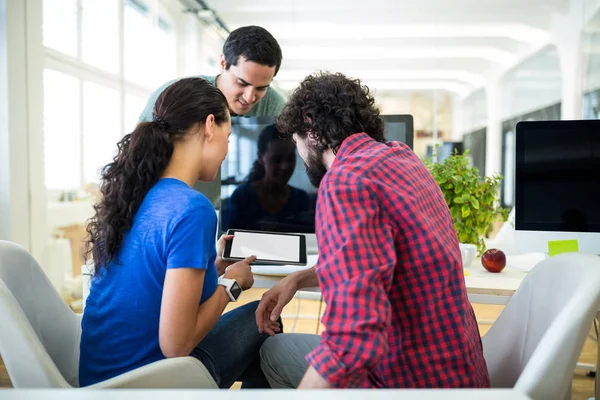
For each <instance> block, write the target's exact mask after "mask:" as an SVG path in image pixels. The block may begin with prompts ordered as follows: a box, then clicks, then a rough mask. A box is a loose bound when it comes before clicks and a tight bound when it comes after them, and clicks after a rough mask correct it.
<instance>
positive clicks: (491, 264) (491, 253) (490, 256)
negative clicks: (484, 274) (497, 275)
mask: <svg viewBox="0 0 600 400" xmlns="http://www.w3.org/2000/svg"><path fill="white" fill-rule="evenodd" d="M481 264H482V265H483V268H485V269H487V270H488V271H489V272H500V271H502V270H503V269H504V267H505V266H506V255H505V254H504V252H503V251H502V250H498V249H489V250H486V252H485V253H483V255H482V256H481Z"/></svg>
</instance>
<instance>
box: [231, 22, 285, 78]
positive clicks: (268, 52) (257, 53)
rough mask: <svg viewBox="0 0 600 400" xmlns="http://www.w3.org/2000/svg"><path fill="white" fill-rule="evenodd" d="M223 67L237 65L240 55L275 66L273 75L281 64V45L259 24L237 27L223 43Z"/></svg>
mask: <svg viewBox="0 0 600 400" xmlns="http://www.w3.org/2000/svg"><path fill="white" fill-rule="evenodd" d="M223 55H224V56H225V69H229V67H230V66H232V65H237V62H238V59H239V58H240V56H243V57H244V58H245V59H246V60H248V61H254V62H255V63H258V64H261V65H267V66H269V67H275V75H277V72H279V67H280V66H281V59H282V58H283V56H282V54H281V47H279V43H277V40H275V38H274V37H273V35H271V34H270V33H269V31H267V30H266V29H265V28H262V27H260V26H255V25H250V26H242V27H241V28H237V29H236V30H234V31H233V32H231V33H230V34H229V36H228V37H227V40H225V43H224V44H223Z"/></svg>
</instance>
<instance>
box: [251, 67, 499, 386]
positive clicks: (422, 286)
mask: <svg viewBox="0 0 600 400" xmlns="http://www.w3.org/2000/svg"><path fill="white" fill-rule="evenodd" d="M277 123H278V128H279V130H280V132H284V133H287V134H288V135H293V139H294V141H295V142H296V143H297V145H298V151H299V153H300V156H301V157H302V159H303V160H304V161H305V164H306V168H307V173H308V176H309V178H310V180H311V182H312V183H313V184H314V185H315V186H318V187H319V192H318V203H317V221H316V226H317V241H318V247H319V261H318V263H317V265H316V267H315V268H312V269H309V270H305V271H302V272H298V273H295V274H292V275H289V276H288V277H286V278H284V279H283V280H282V281H281V282H279V283H278V284H277V285H276V286H275V287H273V288H272V289H271V290H269V291H268V292H267V293H265V295H264V296H263V298H262V300H261V304H260V305H259V307H258V310H257V313H256V317H257V324H258V327H259V330H260V331H261V332H263V331H265V332H268V333H269V334H271V335H273V334H274V332H273V331H271V330H270V329H269V328H268V326H269V325H268V324H267V323H266V322H267V321H269V320H271V321H276V320H277V318H278V317H279V315H280V313H281V310H282V308H283V307H284V306H285V305H286V304H287V303H289V301H290V300H291V299H292V297H293V296H294V294H295V292H296V291H297V290H298V289H302V288H306V287H311V286H317V285H320V287H321V290H322V292H323V297H324V300H325V302H326V304H327V306H326V311H325V315H324V317H323V324H324V325H325V331H324V332H323V334H322V336H317V335H299V334H281V335H276V336H273V337H271V338H269V339H267V341H266V342H265V344H264V345H263V347H262V349H261V365H262V369H263V371H264V373H265V375H266V376H267V379H269V382H270V383H271V386H272V387H288V388H289V387H300V388H329V387H337V388H392V387H393V388H421V387H423V388H425V387H426V388H453V387H489V385H490V381H489V376H488V372H487V367H486V363H485V360H484V358H483V351H482V347H481V338H480V336H479V330H478V327H477V322H476V320H475V315H474V314H473V309H472V308H471V305H470V303H469V301H468V299H467V291H466V288H465V282H464V276H463V267H462V261H461V254H460V250H459V246H458V240H457V237H456V233H455V231H454V227H453V224H452V219H451V217H450V212H449V210H448V206H447V205H446V202H445V200H444V197H443V195H442V193H441V191H440V189H439V187H438V185H437V183H436V182H435V180H434V179H433V177H432V176H431V174H430V173H429V171H428V170H427V168H426V167H425V166H424V165H423V163H422V162H421V161H420V160H419V158H418V157H417V156H416V155H415V154H414V153H413V152H412V151H411V150H410V149H409V148H408V147H407V146H405V145H404V144H402V143H386V142H385V140H384V123H383V120H382V119H381V118H380V116H379V111H378V110H377V108H376V107H375V106H374V100H373V98H372V97H371V96H370V94H369V90H368V88H366V87H365V86H362V85H361V83H360V81H358V80H353V79H348V78H346V77H345V76H343V75H342V74H319V75H314V76H309V77H307V78H306V79H305V80H304V81H303V82H302V83H301V85H300V87H299V88H298V89H297V90H296V91H295V92H294V93H293V95H292V97H291V98H290V100H289V102H288V103H287V105H286V106H285V108H284V110H283V112H282V114H281V115H280V117H279V119H278V120H277Z"/></svg>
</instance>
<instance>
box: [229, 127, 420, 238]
mask: <svg viewBox="0 0 600 400" xmlns="http://www.w3.org/2000/svg"><path fill="white" fill-rule="evenodd" d="M382 118H383V120H384V123H385V137H386V140H388V141H401V142H403V143H405V144H407V145H408V146H410V147H411V148H412V146H413V119H412V116H411V115H384V116H382ZM274 124H275V118H274V117H232V118H231V137H230V140H229V152H228V154H227V157H226V158H225V161H224V162H223V164H222V166H221V202H220V203H221V207H220V218H219V221H220V223H219V225H220V226H219V231H220V232H221V233H222V232H226V231H227V230H228V229H252V230H263V231H274V232H294V233H308V234H314V232H315V210H316V198H317V188H315V187H314V186H313V185H312V184H311V183H310V181H309V179H308V176H307V175H306V169H305V166H304V162H303V161H302V159H301V158H300V155H299V154H298V152H297V151H296V148H295V146H294V145H293V142H291V141H289V140H281V139H279V140H275V139H278V138H277V134H276V132H274V130H275V128H274ZM261 136H262V142H263V147H264V148H263V149H262V150H266V152H264V151H263V152H261V151H259V150H260V149H259V144H260V143H261ZM265 143H266V146H265ZM259 153H262V157H261V160H260V161H259V160H258V156H259ZM265 163H267V166H266V167H267V168H264V166H263V165H264V164H265ZM253 168H254V171H253ZM267 169H268V170H269V171H267V173H269V174H270V176H271V177H272V178H273V179H275V180H277V179H279V180H283V181H285V180H286V179H287V186H288V188H289V189H285V190H283V191H282V190H281V187H282V186H279V189H277V190H276V191H269V190H268V188H266V187H263V186H262V185H263V183H264V182H261V181H260V178H259V177H260V176H262V175H261V174H263V173H264V172H263V171H266V170H267ZM257 170H261V171H260V172H258V173H257ZM280 183H281V182H280ZM283 183H285V182H283ZM283 187H285V185H283ZM266 208H269V210H267V209H266ZM309 245H310V240H309V241H307V246H309ZM309 247H310V246H309Z"/></svg>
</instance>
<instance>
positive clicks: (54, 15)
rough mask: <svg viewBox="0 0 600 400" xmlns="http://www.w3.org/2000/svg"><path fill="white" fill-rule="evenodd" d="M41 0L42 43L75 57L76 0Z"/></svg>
mask: <svg viewBox="0 0 600 400" xmlns="http://www.w3.org/2000/svg"><path fill="white" fill-rule="evenodd" d="M43 1H44V4H43V21H44V22H43V32H44V33H43V35H44V45H45V46H46V47H50V48H52V49H54V50H57V51H60V52H62V53H65V54H67V55H70V56H73V57H76V56H77V44H78V42H77V0H43ZM99 36H101V34H99Z"/></svg>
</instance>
